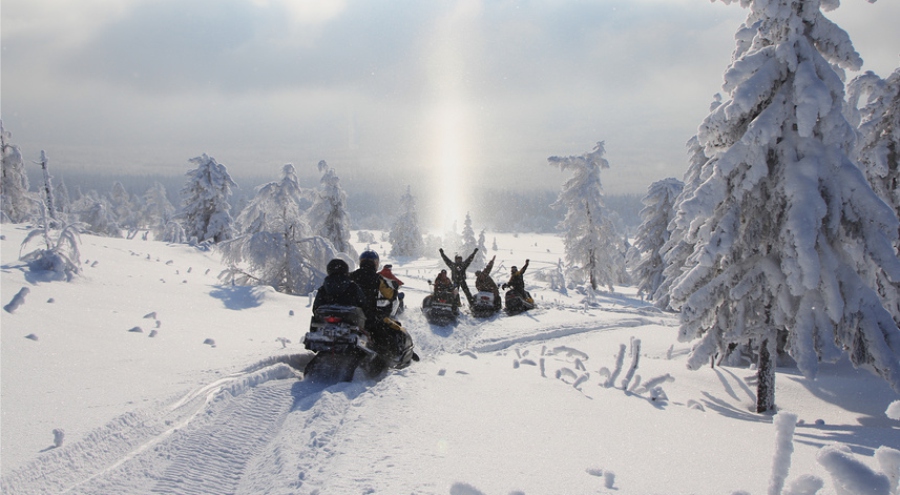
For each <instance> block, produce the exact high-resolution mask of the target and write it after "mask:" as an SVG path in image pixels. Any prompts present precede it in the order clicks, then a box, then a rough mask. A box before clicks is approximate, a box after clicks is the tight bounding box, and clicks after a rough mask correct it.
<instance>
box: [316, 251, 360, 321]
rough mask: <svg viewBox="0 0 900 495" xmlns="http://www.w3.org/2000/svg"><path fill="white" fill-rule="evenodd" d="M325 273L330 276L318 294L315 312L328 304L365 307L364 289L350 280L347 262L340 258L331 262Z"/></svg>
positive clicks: (326, 278)
mask: <svg viewBox="0 0 900 495" xmlns="http://www.w3.org/2000/svg"><path fill="white" fill-rule="evenodd" d="M325 273H327V274H328V276H326V277H325V280H324V282H322V286H321V287H319V290H318V291H317V292H316V298H315V300H314V301H313V311H315V310H317V309H319V307H320V306H324V305H326V304H329V305H337V306H355V307H357V308H362V307H363V306H364V305H365V303H366V301H365V297H364V296H363V292H362V289H360V287H359V285H357V284H356V282H354V281H353V280H351V279H350V267H349V266H347V262H346V261H344V260H342V259H338V258H335V259H333V260H331V261H329V262H328V266H326V268H325Z"/></svg>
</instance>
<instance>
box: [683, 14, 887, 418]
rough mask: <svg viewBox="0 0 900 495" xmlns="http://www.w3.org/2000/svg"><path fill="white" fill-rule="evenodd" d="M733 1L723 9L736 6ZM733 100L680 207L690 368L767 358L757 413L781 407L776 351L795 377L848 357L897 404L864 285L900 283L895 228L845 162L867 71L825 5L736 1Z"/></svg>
mask: <svg viewBox="0 0 900 495" xmlns="http://www.w3.org/2000/svg"><path fill="white" fill-rule="evenodd" d="M731 1H732V0H723V2H725V3H731ZM741 3H742V5H744V6H749V8H750V12H749V14H748V17H747V20H746V21H745V23H744V25H743V26H742V27H741V29H739V31H738V33H737V35H736V38H737V48H736V50H735V53H734V57H733V62H732V64H731V66H730V67H729V69H728V70H727V71H726V72H725V86H724V87H725V90H726V91H727V92H728V93H729V95H730V100H728V101H726V102H725V103H723V104H722V105H720V106H718V107H717V108H716V109H715V110H713V111H712V112H711V113H710V115H709V116H708V117H707V118H706V119H705V120H704V122H703V124H702V125H701V126H700V133H699V142H700V144H701V145H702V146H704V147H705V154H706V156H708V157H709V161H708V162H706V164H705V165H704V168H705V169H706V170H705V171H703V172H701V173H702V174H703V175H707V176H708V178H707V179H706V180H705V181H704V182H703V183H702V184H701V185H700V186H699V187H697V188H696V189H695V190H694V191H693V193H692V195H691V197H690V199H688V200H686V201H684V202H683V203H681V205H680V210H681V212H680V214H684V215H685V220H686V222H687V223H684V225H689V226H690V227H689V229H688V231H687V232H686V238H687V241H688V242H690V243H693V244H694V246H695V247H694V252H693V254H692V255H691V256H690V258H689V259H688V264H687V267H686V271H685V272H684V273H683V274H682V275H681V276H680V277H679V278H678V279H677V280H676V281H675V283H674V285H673V286H672V290H671V298H672V305H673V306H674V307H676V308H680V309H681V322H682V325H681V329H680V332H679V338H680V340H681V341H690V340H694V339H699V342H698V343H697V344H696V345H695V346H694V348H693V350H692V352H691V356H690V358H689V360H688V365H689V367H690V368H693V369H696V368H698V367H700V366H702V365H703V364H704V363H706V362H708V361H709V360H710V358H711V357H712V356H714V355H715V354H716V353H719V352H725V351H726V349H727V347H728V346H729V345H730V344H746V343H748V342H752V343H753V346H754V348H755V349H756V350H757V351H758V354H759V364H758V367H757V376H758V385H757V410H758V411H760V412H762V411H767V410H771V409H772V408H773V407H774V397H775V388H774V387H775V382H774V380H775V372H774V368H775V357H776V351H777V348H776V342H777V341H779V340H780V339H781V338H784V339H785V342H786V350H787V351H788V352H789V353H790V355H791V356H792V357H793V358H794V359H795V360H796V362H797V365H798V367H799V369H800V371H801V372H802V373H803V374H804V375H806V376H808V377H812V376H815V374H816V372H817V369H818V363H819V362H820V361H826V362H827V361H834V360H836V359H838V358H839V357H840V356H841V355H842V353H843V352H844V351H846V352H847V353H848V354H849V356H850V360H851V361H852V362H853V364H854V365H856V366H866V367H868V368H870V369H872V370H874V371H875V372H876V373H877V374H878V375H880V376H882V377H883V378H884V379H885V380H887V381H888V382H889V383H890V384H891V386H892V387H893V388H894V389H895V390H898V391H900V366H898V365H897V359H898V353H900V330H898V328H897V325H896V323H895V322H894V321H893V319H892V318H891V315H890V313H889V312H888V311H887V310H885V308H884V307H883V306H882V304H881V302H880V301H879V298H878V295H877V294H876V293H875V292H874V291H873V290H872V289H871V288H870V287H869V286H868V284H867V283H866V282H867V279H868V278H870V277H871V274H872V273H874V272H877V271H880V270H884V271H885V274H886V277H887V279H888V280H890V281H891V282H892V283H894V284H896V283H897V282H900V260H898V259H897V257H896V255H895V253H894V251H893V247H892V245H891V242H892V241H893V240H894V239H895V238H896V236H897V229H898V221H897V218H896V217H895V216H894V214H893V212H892V211H891V210H890V208H888V207H887V206H886V205H885V204H884V202H882V201H881V200H879V199H878V197H877V196H876V195H875V193H874V192H873V191H872V189H871V187H869V186H868V184H867V183H866V180H865V178H864V177H863V175H862V173H861V172H860V170H859V169H858V168H857V167H856V166H854V165H853V164H852V163H851V162H850V161H849V160H848V158H847V155H846V152H845V150H847V149H849V144H850V143H851V142H852V139H853V130H852V128H851V127H850V125H849V124H848V123H847V121H846V120H845V118H844V116H843V114H842V108H841V107H842V102H843V90H844V86H843V82H842V80H841V78H840V76H839V75H838V74H837V73H836V72H835V69H834V67H833V65H832V64H834V65H837V66H839V67H842V68H847V69H858V68H859V67H860V65H861V63H862V60H861V59H860V58H859V55H858V54H857V53H856V52H855V51H854V49H853V46H852V44H851V42H850V39H849V37H848V36H847V34H846V33H845V32H844V31H843V30H841V29H840V28H839V27H837V26H836V25H835V24H834V23H832V22H831V21H830V20H828V19H827V18H826V17H825V16H824V15H823V14H822V12H821V10H820V9H821V8H822V7H836V6H837V4H838V2H837V1H835V0H829V1H828V2H821V1H819V0H781V1H780V2H778V3H773V2H771V1H768V0H742V2H741Z"/></svg>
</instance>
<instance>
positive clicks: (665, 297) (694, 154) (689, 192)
mask: <svg viewBox="0 0 900 495" xmlns="http://www.w3.org/2000/svg"><path fill="white" fill-rule="evenodd" d="M721 104H722V96H721V95H719V94H716V96H715V99H714V101H713V103H712V104H711V105H710V107H709V111H710V112H712V111H714V110H715V109H716V108H717V107H718V106H719V105H721ZM686 147H687V149H688V157H689V165H688V169H687V171H686V172H685V174H684V187H683V188H682V190H681V194H679V195H678V198H676V199H675V205H674V206H673V208H674V210H675V217H674V218H673V219H672V222H671V223H670V224H669V226H668V230H669V240H668V241H666V243H665V244H664V245H663V247H662V248H661V249H660V254H661V255H662V258H663V264H664V268H663V279H662V283H661V284H660V286H659V287H658V288H657V289H656V293H655V294H653V300H654V301H655V304H656V307H658V308H660V309H663V310H669V309H673V308H672V307H671V305H670V303H669V291H670V289H671V287H672V284H673V283H674V281H675V279H677V278H678V277H679V276H681V273H682V270H683V269H684V267H685V266H686V264H687V259H688V257H689V256H690V255H691V253H693V252H694V244H693V241H688V240H687V238H686V235H687V232H688V230H690V223H691V221H692V220H693V218H688V217H686V216H685V214H684V213H683V211H682V209H681V204H682V203H684V202H685V201H686V200H687V199H688V198H690V197H692V196H693V194H694V190H695V189H697V188H698V187H700V184H702V183H703V181H705V180H706V179H707V175H708V174H710V173H711V170H712V169H711V168H705V167H704V165H706V162H707V161H709V158H707V156H706V153H705V151H704V149H703V146H701V145H700V141H699V140H698V139H697V136H693V137H692V138H691V139H689V140H688V142H687V144H686Z"/></svg>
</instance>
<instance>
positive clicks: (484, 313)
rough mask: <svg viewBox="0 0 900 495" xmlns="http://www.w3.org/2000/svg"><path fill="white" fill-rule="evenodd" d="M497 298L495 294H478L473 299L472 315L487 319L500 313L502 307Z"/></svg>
mask: <svg viewBox="0 0 900 495" xmlns="http://www.w3.org/2000/svg"><path fill="white" fill-rule="evenodd" d="M496 297H497V296H494V293H493V292H488V291H481V292H478V293H476V294H475V295H474V296H473V297H472V304H471V305H470V309H471V310H472V315H473V316H475V317H477V318H487V317H489V316H491V315H493V314H494V313H496V312H497V311H500V305H499V304H497V303H499V301H498V300H497V299H496Z"/></svg>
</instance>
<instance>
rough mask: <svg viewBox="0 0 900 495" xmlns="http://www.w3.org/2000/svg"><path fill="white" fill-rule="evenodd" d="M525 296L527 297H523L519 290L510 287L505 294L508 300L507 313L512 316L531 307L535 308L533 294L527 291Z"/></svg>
mask: <svg viewBox="0 0 900 495" xmlns="http://www.w3.org/2000/svg"><path fill="white" fill-rule="evenodd" d="M525 296H526V297H525V298H523V297H522V295H521V294H519V293H518V292H517V291H515V290H512V289H511V288H510V289H508V290H507V291H506V295H505V296H504V299H505V302H506V314H508V315H510V316H512V315H517V314H519V313H524V312H525V311H528V310H529V309H534V299H532V298H531V294H529V293H528V292H526V293H525Z"/></svg>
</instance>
